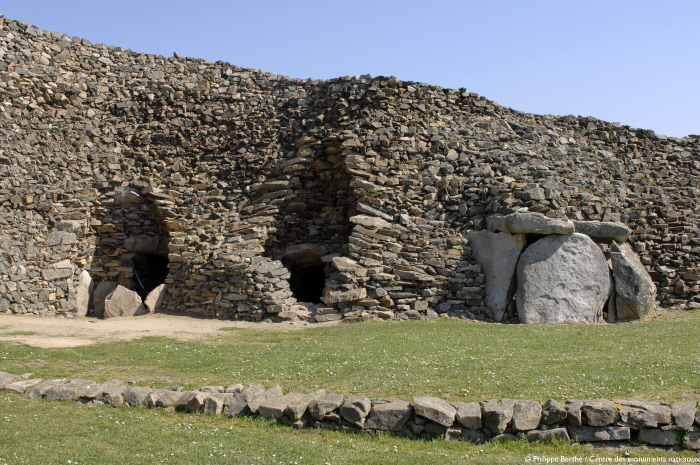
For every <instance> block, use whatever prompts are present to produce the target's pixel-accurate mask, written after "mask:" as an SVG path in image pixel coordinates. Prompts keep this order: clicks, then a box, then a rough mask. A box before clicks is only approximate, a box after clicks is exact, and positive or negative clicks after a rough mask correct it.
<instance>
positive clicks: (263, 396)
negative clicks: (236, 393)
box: [243, 384, 284, 413]
mask: <svg viewBox="0 0 700 465" xmlns="http://www.w3.org/2000/svg"><path fill="white" fill-rule="evenodd" d="M244 391H245V390H244ZM243 395H244V396H245V395H246V394H245V393H244V394H243ZM283 395H284V392H282V387H281V386H280V385H279V384H275V385H274V386H272V387H271V388H270V389H268V390H267V391H265V392H262V393H260V394H259V395H257V396H255V398H253V399H252V400H250V401H248V408H249V409H250V411H251V412H252V413H258V409H259V408H260V406H261V405H262V404H264V403H268V402H272V401H273V400H275V399H277V398H279V397H282V396H283Z"/></svg>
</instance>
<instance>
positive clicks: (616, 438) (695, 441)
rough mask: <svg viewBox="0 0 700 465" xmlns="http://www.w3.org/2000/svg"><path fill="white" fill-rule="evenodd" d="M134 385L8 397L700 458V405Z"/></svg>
mask: <svg viewBox="0 0 700 465" xmlns="http://www.w3.org/2000/svg"><path fill="white" fill-rule="evenodd" d="M129 384H130V385H125V384H123V383H122V382H121V381H119V380H117V379H114V380H109V381H107V382H104V383H95V382H94V381H90V380H85V379H72V380H67V379H54V380H42V379H32V378H31V373H28V374H25V375H13V374H11V373H6V372H0V392H9V393H14V394H17V395H20V396H23V397H25V398H29V399H35V398H38V397H43V398H45V399H47V400H49V401H78V402H80V403H82V404H84V405H91V406H102V405H111V406H113V407H117V408H119V407H125V408H129V407H135V406H144V407H148V408H170V409H173V408H174V409H178V410H181V411H185V412H190V413H202V414H214V415H220V414H226V415H228V416H229V417H235V416H238V415H257V416H261V417H265V418H270V419H276V420H278V421H280V422H281V423H284V424H286V425H288V426H291V427H294V428H328V429H335V430H340V431H347V432H359V431H367V430H370V431H392V432H395V433H399V434H402V435H404V436H407V437H418V438H421V439H433V438H436V437H443V438H444V439H445V440H462V441H469V442H474V443H484V442H487V441H491V440H514V439H518V438H524V439H526V440H528V441H530V442H535V441H542V440H547V439H548V438H554V439H559V440H572V441H576V442H596V443H602V444H606V443H607V444H611V445H614V446H616V447H620V446H624V445H626V446H631V444H632V443H633V442H634V443H643V444H648V445H651V446H657V447H676V448H681V447H682V448H683V449H690V450H700V405H699V404H698V403H697V402H675V403H673V404H668V403H665V402H657V401H645V400H638V399H637V400H624V399H618V400H614V401H610V400H607V399H596V400H587V401H582V400H567V401H565V402H559V401H557V400H554V399H550V400H548V401H546V402H544V403H541V402H537V401H531V400H512V399H501V400H495V399H493V400H487V401H484V402H447V401H446V400H444V399H441V398H438V397H415V398H414V399H413V402H406V401H403V400H400V399H397V398H394V397H389V398H369V397H366V396H364V395H352V396H348V397H344V396H341V395H338V394H328V393H327V392H326V390H325V389H320V390H318V391H315V392H312V393H309V394H303V393H299V392H289V393H287V394H285V393H284V391H283V390H282V387H281V386H280V385H279V384H277V385H275V386H273V387H271V388H269V389H265V387H264V386H262V385H260V384H255V383H254V384H249V385H247V386H243V385H241V384H233V385H229V386H204V387H202V388H200V389H195V390H191V391H187V390H184V389H183V388H182V387H171V388H164V389H156V388H152V387H146V386H135V385H133V384H132V383H129Z"/></svg>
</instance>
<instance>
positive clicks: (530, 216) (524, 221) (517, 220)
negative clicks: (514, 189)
mask: <svg viewBox="0 0 700 465" xmlns="http://www.w3.org/2000/svg"><path fill="white" fill-rule="evenodd" d="M489 224H490V225H491V227H493V228H494V229H496V230H497V231H503V232H505V233H511V234H571V233H572V232H574V230H575V227H574V223H573V222H572V221H571V220H557V219H554V218H549V217H546V216H544V215H543V214H542V213H532V212H524V213H520V212H518V213H511V214H510V215H506V216H501V217H491V218H489Z"/></svg>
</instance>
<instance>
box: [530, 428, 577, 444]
mask: <svg viewBox="0 0 700 465" xmlns="http://www.w3.org/2000/svg"><path fill="white" fill-rule="evenodd" d="M547 438H555V439H563V440H564V441H568V440H569V439H571V438H570V437H569V432H568V431H567V429H566V428H553V429H548V430H533V431H528V432H527V433H525V439H527V440H528V441H529V442H537V441H544V440H546V439H547Z"/></svg>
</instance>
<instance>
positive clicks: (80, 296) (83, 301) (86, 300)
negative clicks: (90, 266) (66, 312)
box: [75, 270, 95, 317]
mask: <svg viewBox="0 0 700 465" xmlns="http://www.w3.org/2000/svg"><path fill="white" fill-rule="evenodd" d="M94 287H95V283H94V281H93V280H92V277H91V276H90V273H88V271H87V270H83V272H82V273H80V276H79V277H78V286H77V287H76V289H75V291H76V297H75V305H76V308H75V316H78V317H81V316H85V315H87V312H88V309H89V308H90V297H92V291H93V289H94Z"/></svg>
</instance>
